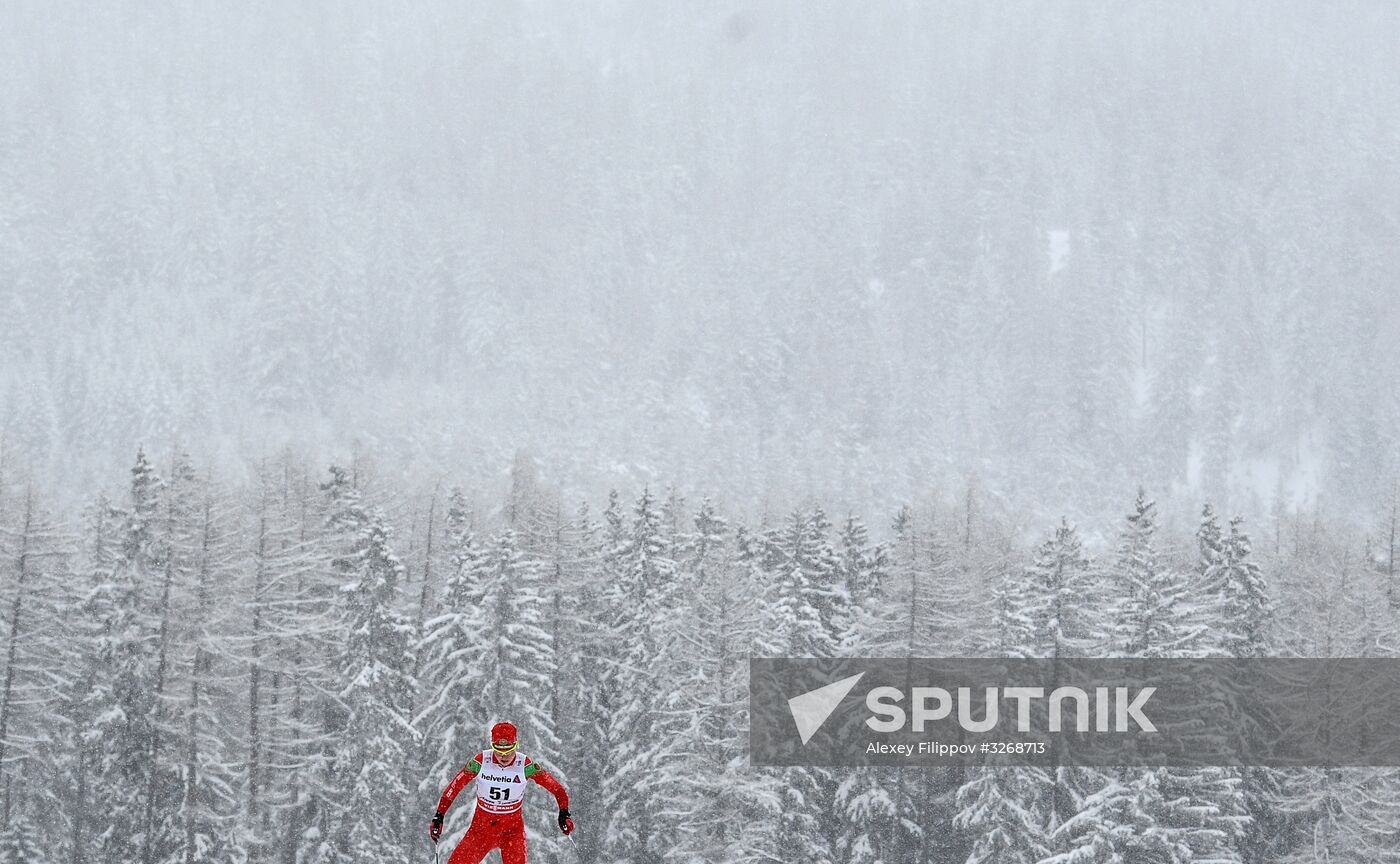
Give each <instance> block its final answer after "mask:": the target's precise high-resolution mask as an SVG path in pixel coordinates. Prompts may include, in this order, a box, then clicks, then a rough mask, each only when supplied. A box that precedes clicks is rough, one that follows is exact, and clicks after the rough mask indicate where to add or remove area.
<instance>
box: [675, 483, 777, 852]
mask: <svg viewBox="0 0 1400 864" xmlns="http://www.w3.org/2000/svg"><path fill="white" fill-rule="evenodd" d="M679 554H680V561H679V562H678V564H679V570H680V578H681V584H682V585H684V586H686V595H688V596H683V598H682V603H683V604H684V606H683V608H682V609H681V610H679V611H680V613H681V614H682V615H684V616H686V617H687V618H688V619H690V620H688V621H685V622H683V625H682V626H683V633H682V639H683V640H685V641H686V642H689V643H690V644H691V645H692V649H691V650H692V653H691V656H690V657H689V658H686V659H688V661H689V668H688V669H687V671H686V675H687V677H686V678H685V679H684V680H678V681H677V685H678V686H677V696H678V701H677V703H676V704H675V706H674V708H673V709H672V710H673V711H674V712H677V713H678V714H679V716H680V717H682V718H683V719H685V721H686V723H685V726H684V728H682V729H681V730H680V735H681V736H682V737H681V738H680V739H679V742H680V743H681V745H682V747H683V748H684V749H683V750H682V749H680V748H678V753H677V755H680V756H682V757H683V761H682V762H680V763H679V764H678V765H677V771H678V778H679V782H678V783H677V786H676V789H675V791H674V794H675V795H677V796H679V797H678V798H677V799H676V800H680V801H688V802H693V806H691V807H690V808H688V809H689V812H688V813H687V815H686V818H685V822H684V824H683V826H682V836H681V843H680V848H679V850H678V851H679V853H680V856H681V857H682V858H685V859H693V860H704V859H706V858H707V857H714V856H718V857H719V858H720V859H722V860H724V861H732V862H753V861H759V860H764V855H763V853H762V849H763V848H764V839H765V838H764V832H765V831H766V828H767V826H766V825H765V824H764V822H763V820H760V819H755V818H753V814H754V813H756V812H762V810H763V805H764V803H766V802H767V801H769V800H771V799H770V798H769V797H768V790H767V789H766V786H765V780H766V779H767V775H763V774H756V772H753V771H751V770H750V769H749V767H748V763H747V759H746V758H745V755H746V748H747V729H748V700H747V692H748V690H747V688H748V664H747V662H746V658H747V655H748V646H749V644H750V643H751V640H752V639H753V635H754V627H755V624H756V617H755V604H754V603H753V602H752V598H753V597H754V596H755V594H756V591H757V586H756V585H753V584H750V583H749V582H748V581H747V579H745V578H743V577H744V574H745V573H746V571H745V570H743V569H741V568H740V567H739V566H738V562H737V559H736V556H735V552H734V549H733V547H732V545H731V542H730V540H729V529H728V524H727V523H726V521H725V520H724V518H723V517H721V516H720V515H719V514H718V513H717V511H716V509H715V507H714V505H713V504H712V503H711V502H710V500H709V499H705V500H704V501H702V502H701V504H700V507H699V509H698V510H697V511H696V514H695V518H694V520H693V528H692V530H691V531H690V532H689V533H688V534H686V535H685V536H684V539H683V541H682V542H681V543H680V546H679Z"/></svg>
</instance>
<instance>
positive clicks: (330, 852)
mask: <svg viewBox="0 0 1400 864" xmlns="http://www.w3.org/2000/svg"><path fill="white" fill-rule="evenodd" d="M329 474H330V476H329V477H328V478H327V479H326V480H325V481H323V482H322V483H320V484H319V488H320V491H321V493H322V494H321V496H320V497H321V501H320V508H319V510H320V512H322V513H323V514H324V517H323V527H322V528H321V530H320V532H319V533H318V534H317V535H316V536H315V541H316V542H317V544H318V545H319V546H321V547H322V555H323V556H324V558H323V559H322V560H321V561H320V562H319V563H322V564H323V565H324V567H325V571H324V573H320V574H316V575H317V576H319V577H321V578H319V579H316V580H315V581H317V582H320V583H322V586H321V587H322V588H323V591H324V594H321V595H320V596H316V597H315V598H314V599H311V600H310V604H308V606H309V608H308V610H307V611H308V613H309V614H310V615H311V616H313V617H319V618H321V619H322V620H323V622H324V624H325V627H326V630H327V635H328V636H329V637H330V644H328V645H325V646H318V647H321V648H322V650H323V651H324V654H321V653H319V652H318V656H330V657H333V658H334V661H333V662H332V663H331V664H329V665H328V667H323V668H322V671H323V672H324V676H323V679H322V682H323V685H324V686H323V687H322V688H320V689H318V690H316V691H315V692H314V693H308V694H307V695H306V699H307V702H308V704H307V705H306V707H305V708H304V709H303V710H304V711H305V712H306V715H305V716H306V720H305V722H306V724H307V726H308V727H310V729H309V732H310V734H309V735H308V739H309V742H310V743H309V744H308V746H307V747H306V748H304V749H303V751H302V753H301V761H302V765H303V772H302V777H301V778H300V782H301V783H302V784H304V786H303V788H301V789H300V790H298V800H297V804H296V810H295V815H294V816H293V817H292V818H293V820H294V824H296V825H297V826H298V829H299V836H298V837H297V839H296V853H295V860H296V861H298V862H306V864H340V862H342V861H344V860H346V856H347V855H348V854H349V850H350V842H349V839H348V837H347V830H346V829H348V828H349V827H350V826H351V821H352V820H351V819H350V818H347V815H348V807H347V804H346V794H345V792H346V789H347V788H348V786H349V785H350V784H351V783H352V782H354V778H353V777H352V775H351V774H350V773H348V772H349V771H350V770H351V769H353V768H357V767H358V766H356V765H353V764H350V763H351V762H353V759H354V756H355V754H354V752H353V751H352V750H351V749H350V746H351V741H350V737H349V735H348V732H347V730H348V727H349V720H350V716H349V715H350V708H349V705H348V704H347V702H346V700H345V698H344V696H342V695H341V692H340V691H341V690H342V689H344V688H345V687H346V686H347V684H348V683H349V682H350V681H352V680H353V679H352V678H350V676H351V675H353V674H354V673H355V672H356V671H358V670H356V669H355V668H354V666H353V665H352V664H353V663H354V661H355V658H353V657H351V656H350V655H348V654H347V653H346V647H347V644H348V640H347V634H346V632H345V628H346V627H347V626H348V624H349V621H350V620H351V618H350V605H349V601H350V596H351V593H352V592H354V591H356V590H358V589H357V586H358V585H359V584H360V581H361V578H362V577H363V576H364V575H365V574H364V572H363V565H364V563H365V562H364V561H363V560H362V559H363V553H364V551H365V546H364V545H363V541H364V539H365V529H366V528H367V527H368V523H369V519H368V516H367V514H366V513H365V510H364V507H363V505H362V504H361V502H360V492H359V490H358V489H357V488H355V484H354V481H353V479H352V477H351V474H350V472H349V471H347V470H345V469H344V468H342V467H341V466H339V465H332V466H331V467H330V469H329ZM307 536H308V539H310V537H311V534H310V532H309V530H308V533H307ZM337 640H340V641H339V647H334V646H335V645H336V641H337ZM347 760H349V761H347ZM254 804H256V802H254Z"/></svg>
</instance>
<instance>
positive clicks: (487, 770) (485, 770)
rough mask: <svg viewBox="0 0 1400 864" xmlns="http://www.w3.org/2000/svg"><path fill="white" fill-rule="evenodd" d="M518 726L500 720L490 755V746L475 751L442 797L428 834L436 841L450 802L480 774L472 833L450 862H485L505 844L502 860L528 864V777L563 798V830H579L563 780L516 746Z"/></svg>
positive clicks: (507, 863)
mask: <svg viewBox="0 0 1400 864" xmlns="http://www.w3.org/2000/svg"><path fill="white" fill-rule="evenodd" d="M518 748H519V744H518V743H517V741H516V731H515V726H514V725H512V724H510V723H497V724H496V725H495V726H492V727H491V751H490V752H491V758H490V759H487V758H486V751H484V750H483V751H482V752H480V753H478V754H476V756H475V757H473V758H472V761H470V762H468V763H467V764H466V767H464V768H463V769H462V770H461V771H458V772H457V776H456V777H453V778H452V782H451V783H449V784H447V788H446V789H444V790H443V792H442V798H441V799H439V800H438V807H437V813H436V814H435V815H434V816H433V824H432V827H431V828H429V829H428V835H429V836H430V837H432V838H433V842H434V843H437V842H438V839H439V838H441V837H442V820H443V818H444V817H445V816H446V815H447V808H449V807H451V806H452V801H453V799H455V798H456V797H457V793H458V792H461V791H462V787H464V786H466V785H467V784H468V783H470V782H472V780H473V779H475V780H476V812H474V813H472V824H471V826H470V827H468V828H467V834H466V836H465V837H463V838H462V842H461V843H458V844H457V848H456V849H454V850H453V851H452V856H451V857H450V858H448V859H447V864H480V861H481V859H482V858H485V857H486V853H487V852H490V851H491V850H492V849H500V850H501V864H525V819H524V816H523V815H522V813H521V805H523V804H524V802H525V781H526V780H533V781H534V782H536V783H538V784H540V785H541V786H543V787H544V788H545V789H547V790H548V791H549V793H550V794H551V795H553V796H554V800H555V801H556V802H558V804H559V830H560V831H563V832H564V833H565V834H572V833H573V832H574V820H573V819H570V818H569V793H568V792H565V791H564V786H563V785H562V784H561V783H560V782H559V781H558V780H556V779H554V777H553V776H552V775H551V774H550V773H549V772H548V771H546V770H544V769H543V768H541V767H540V766H539V764H538V763H536V762H534V761H532V760H531V759H530V758H529V757H528V756H525V755H524V754H523V753H520V752H517V751H518Z"/></svg>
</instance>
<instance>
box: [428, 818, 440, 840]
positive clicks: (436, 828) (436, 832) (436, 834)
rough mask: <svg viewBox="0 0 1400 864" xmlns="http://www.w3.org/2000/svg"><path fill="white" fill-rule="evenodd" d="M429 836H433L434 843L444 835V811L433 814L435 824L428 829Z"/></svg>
mask: <svg viewBox="0 0 1400 864" xmlns="http://www.w3.org/2000/svg"><path fill="white" fill-rule="evenodd" d="M428 836H429V837H431V838H433V842H434V843H436V842H438V840H439V838H441V837H442V811H438V812H437V813H435V814H434V815H433V826H432V827H431V828H429V829H428Z"/></svg>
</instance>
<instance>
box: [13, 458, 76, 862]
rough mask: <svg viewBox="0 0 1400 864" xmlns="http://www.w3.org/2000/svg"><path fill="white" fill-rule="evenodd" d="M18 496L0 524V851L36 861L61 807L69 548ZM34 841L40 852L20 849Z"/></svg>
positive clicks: (60, 827) (58, 823)
mask: <svg viewBox="0 0 1400 864" xmlns="http://www.w3.org/2000/svg"><path fill="white" fill-rule="evenodd" d="M18 497H19V499H20V500H19V501H17V502H16V507H15V508H14V509H13V510H11V511H9V513H10V515H11V519H9V520H4V521H0V556H2V557H0V574H4V575H5V576H6V577H7V578H4V580H3V581H0V609H2V610H3V621H0V628H3V629H0V633H3V638H4V641H3V643H0V644H3V649H2V650H3V653H2V654H0V658H3V660H0V662H3V664H4V666H3V671H0V682H3V683H0V772H3V775H4V776H3V810H0V831H3V834H4V836H3V838H0V847H7V848H9V850H10V852H9V853H8V854H10V855H11V856H12V858H13V859H14V860H23V858H22V856H23V855H25V854H33V855H34V856H35V857H33V858H32V859H31V860H33V861H36V862H40V861H47V860H50V859H52V860H55V861H57V860H58V858H59V855H58V854H57V853H58V852H59V850H60V849H61V848H62V847H61V846H60V845H59V844H60V842H61V840H62V839H63V838H64V836H65V834H66V832H65V830H64V829H65V827H66V826H65V825H64V821H65V820H63V819H62V818H61V817H62V814H63V813H64V807H65V805H66V804H68V803H69V802H68V801H67V800H66V799H65V798H64V796H63V794H62V789H61V787H60V786H59V784H60V783H61V782H62V779H63V777H64V774H65V765H64V762H65V761H66V757H68V756H69V755H70V754H71V749H70V750H68V751H67V752H65V746H66V745H71V744H72V738H71V736H69V735H66V734H65V731H64V730H63V729H62V728H61V726H59V724H55V723H54V718H56V717H62V716H63V710H62V709H63V707H64V706H63V702H62V697H63V695H64V690H65V688H64V685H65V684H66V683H67V680H68V675H70V674H71V671H72V667H71V666H69V665H67V662H68V661H69V660H71V659H74V658H75V652H74V651H73V646H72V644H71V640H70V639H69V638H68V635H69V631H70V629H71V627H70V622H69V620H68V619H69V618H70V616H71V615H72V613H73V611H74V610H73V609H72V608H71V605H69V598H68V596H67V594H68V592H69V591H70V590H71V589H72V588H73V580H72V574H71V573H70V572H69V566H70V562H69V558H70V556H71V554H72V550H71V549H70V548H69V538H68V536H67V535H66V534H65V533H64V532H63V530H62V529H61V528H60V527H59V526H58V525H57V524H56V522H55V521H54V519H53V518H52V517H51V516H49V514H48V513H47V512H46V510H45V508H44V507H43V505H42V504H41V502H40V501H39V500H38V497H37V493H36V492H35V490H34V488H33V486H32V485H27V486H26V487H25V489H24V491H23V493H22V495H20V496H18ZM0 512H3V511H0ZM56 726H59V728H55V727H56ZM54 814H58V815H59V817H60V818H57V819H56V818H53V815H54ZM38 826H43V829H44V830H43V831H39V830H38ZM36 840H37V841H38V842H39V843H40V847H39V848H37V849H35V848H30V845H31V844H32V843H34V842H35V841H36ZM51 851H52V852H53V853H55V854H52V855H51V854H49V853H50V852H51ZM4 854H7V853H5V852H3V851H0V856H3V855H4ZM0 860H3V858H2V857H0Z"/></svg>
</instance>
